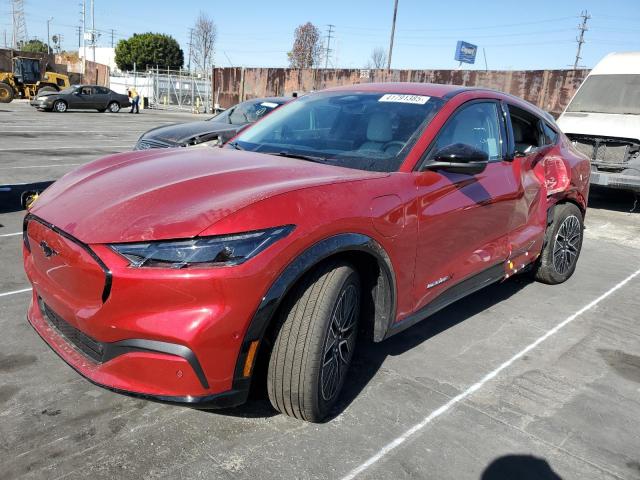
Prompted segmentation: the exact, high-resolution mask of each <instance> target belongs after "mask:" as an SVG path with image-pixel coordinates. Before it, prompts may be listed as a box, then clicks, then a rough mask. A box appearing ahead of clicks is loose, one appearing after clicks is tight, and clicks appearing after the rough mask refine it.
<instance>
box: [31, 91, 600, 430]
mask: <svg viewBox="0 0 640 480" xmlns="http://www.w3.org/2000/svg"><path fill="white" fill-rule="evenodd" d="M589 171H590V168H589V161H588V159H587V158H586V157H585V156H583V155H582V154H580V153H578V152H577V151H576V150H574V149H573V147H572V146H571V143H570V142H569V141H568V140H567V138H566V137H565V136H564V135H563V134H562V133H561V132H560V130H559V129H558V127H557V126H556V125H555V123H554V121H553V119H552V118H551V117H550V116H549V115H547V114H546V113H544V112H542V111H541V110H539V109H537V108H536V107H534V106H532V105H530V104H529V103H526V102H524V101H522V100H520V99H518V98H515V97H512V96H509V95H506V94H502V93H499V92H494V91H489V90H480V89H468V88H460V87H456V86H443V85H427V84H410V83H388V84H367V85H356V86H352V87H340V88H336V89H332V90H326V91H322V92H317V93H313V94H309V95H306V96H304V97H301V98H299V99H297V100H296V101H294V102H292V103H290V104H288V105H286V106H284V107H282V108H280V109H278V110H276V111H274V112H273V113H272V114H270V115H268V116H267V117H265V118H264V119H263V120H261V121H260V122H258V123H257V124H255V125H254V126H253V127H251V128H249V129H248V130H246V131H244V132H243V133H241V134H240V135H239V136H237V137H236V138H235V139H233V140H232V141H231V142H229V143H228V144H227V145H226V146H225V147H224V148H212V147H203V148H195V149H181V148H177V149H167V150H163V151H142V152H130V153H123V154H118V155H112V156H109V157H105V158H102V159H100V160H97V161H95V162H92V163H89V164H87V165H84V166H82V167H80V168H78V169H76V170H75V171H73V172H71V173H69V174H68V175H66V176H64V177H63V178H62V179H60V180H59V181H57V182H56V183H55V184H53V185H52V186H51V187H50V188H48V189H47V190H46V191H45V192H44V193H43V195H42V196H41V197H40V198H39V199H38V200H37V201H36V202H35V204H34V206H33V207H32V208H31V210H30V212H29V213H28V215H27V216H26V218H25V221H24V266H25V270H26V272H27V275H28V277H29V280H30V281H31V283H32V284H33V298H32V302H31V305H30V307H29V313H28V318H29V322H30V323H31V325H33V327H34V328H35V330H36V331H37V332H38V333H39V334H40V335H41V336H42V338H43V339H44V340H45V341H46V342H47V343H48V344H49V345H50V346H51V347H52V348H53V349H54V350H55V351H56V353H58V354H59V355H60V356H61V357H62V358H63V359H64V360H65V361H66V362H67V363H68V364H69V365H71V366H72V367H73V368H74V369H75V370H76V371H77V372H78V373H80V374H81V375H83V376H85V377H86V378H88V379H89V380H90V381H92V382H94V383H95V384H97V385H100V386H103V387H106V388H109V389H111V390H114V391H118V392H121V393H126V394H130V395H135V396H139V397H143V398H149V399H155V400H159V401H165V402H175V403H182V404H188V405H191V406H196V407H203V408H206V407H208V408H211V407H222V406H231V405H237V404H240V403H243V402H244V401H245V400H246V398H247V394H248V391H249V387H250V384H251V382H252V380H253V381H255V380H256V377H257V376H258V375H259V373H260V372H264V375H266V385H267V390H268V395H269V398H270V400H271V402H272V403H273V406H274V407H275V408H276V409H277V410H279V411H280V412H283V413H286V414H288V415H291V416H294V417H297V418H301V419H305V420H309V421H320V420H322V419H323V418H324V417H325V416H326V415H327V414H328V412H329V410H330V409H331V407H332V405H333V403H334V402H335V401H336V398H337V397H338V395H339V393H340V390H341V388H342V386H343V383H344V381H345V374H346V372H347V369H348V367H349V364H350V362H351V359H352V355H353V351H354V346H355V344H356V334H357V332H358V331H370V332H372V335H373V340H374V341H376V342H379V341H381V340H384V339H385V338H387V337H389V336H391V335H393V334H395V333H398V332H400V331H402V330H404V329H406V328H407V327H410V326H411V325H413V324H415V323H416V322H418V321H420V320H422V319H424V318H425V317H428V316H429V315H430V314H432V313H434V312H436V311H437V310H440V309H442V308H443V307H445V306H447V305H449V304H450V303H452V302H454V301H456V300H458V299H460V298H462V297H463V296H465V295H467V294H469V293H471V292H474V291H477V290H478V289H480V288H482V287H484V286H486V285H489V284H491V283H493V282H499V281H502V280H504V279H506V278H508V277H510V276H511V275H513V274H516V273H518V272H521V271H527V270H529V271H532V272H533V274H534V275H535V277H536V278H537V279H538V280H541V281H543V282H546V283H551V284H553V283H560V282H563V281H565V280H566V279H567V278H569V277H570V276H571V274H572V273H573V272H574V269H575V268H576V261H577V259H578V256H579V254H580V248H581V245H582V237H583V218H584V214H585V208H586V203H587V195H588V185H589ZM365 327H369V328H368V330H367V329H366V328H365ZM262 379H263V380H264V377H263V378H262Z"/></svg>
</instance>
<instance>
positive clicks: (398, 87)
mask: <svg viewBox="0 0 640 480" xmlns="http://www.w3.org/2000/svg"><path fill="white" fill-rule="evenodd" d="M469 89H470V88H469V87H462V86H460V85H442V84H439V83H417V82H388V83H358V84H355V85H344V86H340V87H333V88H328V89H327V90H329V91H340V90H357V91H361V92H386V93H404V94H408V95H429V96H430V97H444V96H446V95H449V94H452V93H454V92H457V91H460V90H469Z"/></svg>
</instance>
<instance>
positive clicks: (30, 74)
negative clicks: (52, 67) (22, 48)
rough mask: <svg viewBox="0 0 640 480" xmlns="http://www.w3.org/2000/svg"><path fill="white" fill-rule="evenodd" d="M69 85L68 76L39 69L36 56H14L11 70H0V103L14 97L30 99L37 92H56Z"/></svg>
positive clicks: (38, 61)
mask: <svg viewBox="0 0 640 480" xmlns="http://www.w3.org/2000/svg"><path fill="white" fill-rule="evenodd" d="M67 87H69V77H68V76H67V75H63V74H60V73H55V72H45V73H44V75H42V73H41V71H40V60H38V59H37V58H26V57H15V58H14V59H13V71H12V72H0V103H9V102H11V101H12V100H13V99H14V98H26V99H31V98H32V97H34V96H36V95H37V94H39V93H43V92H57V91H60V90H62V89H64V88H67Z"/></svg>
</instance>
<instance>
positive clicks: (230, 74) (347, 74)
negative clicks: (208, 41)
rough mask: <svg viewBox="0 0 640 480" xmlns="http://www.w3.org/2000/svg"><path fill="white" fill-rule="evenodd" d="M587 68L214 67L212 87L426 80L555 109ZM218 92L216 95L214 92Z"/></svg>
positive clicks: (235, 92) (238, 94)
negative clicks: (498, 93)
mask: <svg viewBox="0 0 640 480" xmlns="http://www.w3.org/2000/svg"><path fill="white" fill-rule="evenodd" d="M588 73H589V70H584V69H581V70H514V71H499V70H492V71H488V72H485V71H479V70H392V71H390V72H387V71H386V70H360V69H327V70H324V69H306V70H294V69H288V68H241V67H236V68H215V69H214V74H213V80H212V82H213V92H214V98H217V103H219V104H220V105H221V106H222V107H225V108H226V107H230V106H231V105H234V104H235V103H238V102H239V101H242V100H246V99H250V98H255V97H265V96H271V95H291V94H292V93H293V92H299V93H304V92H310V91H312V90H321V89H323V88H329V87H334V86H340V85H354V84H359V83H368V82H430V83H444V84H452V85H464V86H473V87H485V88H493V89H496V90H501V91H504V92H508V93H511V94H513V95H516V96H518V97H522V98H524V99H526V100H528V101H529V102H531V103H533V104H534V105H537V106H538V107H540V108H542V109H544V110H547V111H548V112H551V113H552V114H554V115H556V116H557V115H558V114H560V112H562V110H564V108H565V106H566V105H567V103H568V102H569V100H570V99H571V97H572V96H573V94H574V93H575V91H576V90H577V88H578V87H579V86H580V84H581V83H582V81H583V80H584V79H585V78H586V76H587V74H588ZM216 95H217V97H216Z"/></svg>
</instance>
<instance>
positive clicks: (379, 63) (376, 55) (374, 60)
mask: <svg viewBox="0 0 640 480" xmlns="http://www.w3.org/2000/svg"><path fill="white" fill-rule="evenodd" d="M386 61H387V52H385V51H384V48H382V47H376V48H374V49H373V52H371V59H370V61H369V64H370V65H371V68H384V64H385V63H386Z"/></svg>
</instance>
